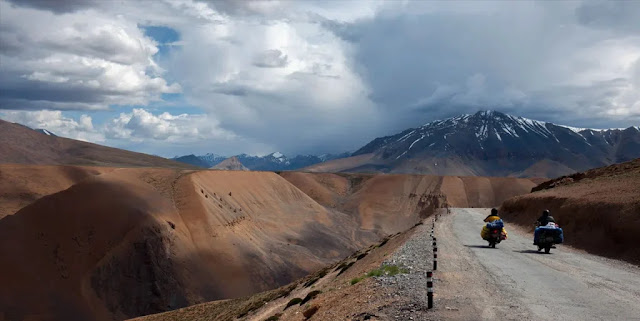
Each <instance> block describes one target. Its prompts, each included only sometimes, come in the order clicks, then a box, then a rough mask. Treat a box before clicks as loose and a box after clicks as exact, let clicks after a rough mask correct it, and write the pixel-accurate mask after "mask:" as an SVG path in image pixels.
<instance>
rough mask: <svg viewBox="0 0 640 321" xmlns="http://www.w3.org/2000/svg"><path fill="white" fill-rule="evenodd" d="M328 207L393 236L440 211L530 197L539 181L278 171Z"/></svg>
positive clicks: (496, 204) (497, 203)
mask: <svg viewBox="0 0 640 321" xmlns="http://www.w3.org/2000/svg"><path fill="white" fill-rule="evenodd" d="M280 175H282V176H283V177H284V178H285V179H287V180H288V181H289V182H291V183H292V184H293V185H295V186H296V187H298V188H299V189H300V190H302V191H303V192H305V194H307V195H309V196H310V197H312V198H313V199H314V200H316V201H317V202H318V203H320V204H322V205H324V206H326V207H327V208H330V209H333V210H336V211H340V212H344V213H349V214H351V215H353V216H354V217H355V218H357V219H358V221H359V222H360V225H361V226H362V227H363V228H365V229H375V230H380V231H382V232H383V234H394V233H397V232H401V231H404V230H406V229H407V228H409V227H411V226H412V225H413V224H415V223H416V222H417V221H418V220H420V219H421V218H424V217H426V216H428V215H430V213H432V212H433V210H434V209H436V208H440V207H493V206H498V205H500V204H501V203H502V202H503V201H504V200H506V199H508V198H510V197H513V196H516V195H522V194H525V193H528V192H529V191H531V188H532V187H534V186H536V185H537V183H539V181H540V180H539V179H524V178H510V177H472V176H461V177H458V176H431V175H406V174H396V175H375V174H346V173H335V174H334V173H302V172H282V173H281V174H280Z"/></svg>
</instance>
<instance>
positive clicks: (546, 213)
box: [542, 210, 550, 216]
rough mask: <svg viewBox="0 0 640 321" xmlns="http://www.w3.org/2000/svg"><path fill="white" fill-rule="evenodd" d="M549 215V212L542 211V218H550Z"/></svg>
mask: <svg viewBox="0 0 640 321" xmlns="http://www.w3.org/2000/svg"><path fill="white" fill-rule="evenodd" d="M549 214H550V212H549V210H544V211H542V216H549Z"/></svg>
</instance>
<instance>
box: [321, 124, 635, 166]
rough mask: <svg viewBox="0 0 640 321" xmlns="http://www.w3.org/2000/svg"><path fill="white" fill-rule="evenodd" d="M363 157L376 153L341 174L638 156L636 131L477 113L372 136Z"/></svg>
mask: <svg viewBox="0 0 640 321" xmlns="http://www.w3.org/2000/svg"><path fill="white" fill-rule="evenodd" d="M365 154H373V155H374V156H373V157H372V158H371V161H370V162H369V163H368V164H366V165H362V164H359V165H358V166H357V167H354V168H349V169H346V170H345V169H342V171H356V172H359V171H376V172H392V173H429V174H438V175H483V176H508V175H514V176H520V175H521V176H537V175H540V176H546V175H548V174H550V173H552V174H554V175H556V174H568V173H570V172H574V171H582V170H586V169H589V168H594V167H599V166H605V165H609V164H612V163H617V162H624V161H628V160H630V159H633V158H636V157H640V129H638V127H629V128H626V129H609V130H594V129H578V128H572V127H567V126H560V125H556V124H553V123H547V122H541V121H537V120H531V119H527V118H523V117H517V116H512V115H507V114H503V113H500V112H496V111H481V112H478V113H475V114H473V115H460V116H457V117H452V118H448V119H444V120H437V121H433V122H431V123H428V124H425V125H423V126H421V127H418V128H412V129H408V130H405V131H403V132H401V133H399V134H396V135H392V136H386V137H380V138H376V139H374V140H373V141H371V142H370V143H369V144H367V145H365V146H364V147H362V148H361V149H359V150H358V151H356V152H355V153H353V155H352V156H358V155H365ZM543 161H544V162H543ZM540 162H543V163H540ZM549 164H556V165H557V166H553V168H551V169H550V168H549V166H550V165H549ZM311 170H313V166H312V167H311Z"/></svg>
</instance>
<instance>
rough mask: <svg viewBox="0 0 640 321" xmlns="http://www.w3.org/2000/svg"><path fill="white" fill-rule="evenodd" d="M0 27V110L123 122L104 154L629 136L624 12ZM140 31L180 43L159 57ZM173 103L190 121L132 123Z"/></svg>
mask: <svg viewBox="0 0 640 321" xmlns="http://www.w3.org/2000/svg"><path fill="white" fill-rule="evenodd" d="M17 3H18V2H16V4H17ZM0 9H1V10H0V13H1V14H2V19H0V40H1V41H2V44H3V46H1V47H0V58H1V59H2V62H3V63H2V64H1V65H0V90H1V93H0V108H5V109H25V108H32V109H43V108H44V109H57V110H61V109H87V110H88V109H106V108H111V109H116V110H117V108H118V106H119V105H132V106H134V107H137V108H136V109H133V110H132V111H127V112H124V113H121V114H120V115H119V116H117V117H115V118H114V119H111V120H108V121H107V123H108V127H109V129H108V130H107V129H105V130H104V131H102V133H103V134H104V135H105V139H107V140H108V141H111V140H113V141H126V140H128V141H131V142H144V141H147V140H150V141H154V142H171V144H173V145H174V146H177V145H179V143H180V142H181V141H189V142H194V143H193V144H192V145H189V146H191V147H194V148H198V149H197V150H193V151H190V152H196V153H197V152H207V151H211V150H212V149H215V148H218V147H219V148H225V149H227V150H225V151H222V152H221V153H228V154H231V153H239V152H249V153H251V152H268V151H269V150H265V149H269V148H273V150H280V151H282V152H285V153H318V152H334V151H342V150H349V149H355V148H358V147H360V145H361V144H363V143H366V142H367V141H369V140H370V139H372V138H374V137H376V136H380V135H384V134H390V133H393V132H396V131H399V130H403V129H405V128H407V127H412V126H417V125H420V124H421V123H426V122H428V121H431V120H433V119H436V118H441V117H447V116H452V115H455V114H459V113H471V112H475V111H476V110H478V109H498V110H501V111H504V112H510V113H514V114H517V115H521V116H526V117H531V118H536V119H540V120H544V121H553V122H556V123H562V124H568V125H574V126H578V127H601V128H602V127H623V126H629V125H637V124H638V122H640V94H639V93H640V36H638V31H639V29H638V26H640V25H639V24H637V21H638V20H639V19H640V17H639V16H638V15H639V14H640V8H638V3H637V2H629V1H626V2H622V1H619V2H596V1H584V2H509V3H505V2H429V1H346V2H336V1H331V2H326V1H311V0H310V1H216V2H209V1H192V0H172V1H157V2H154V6H144V7H143V6H140V5H139V3H138V2H129V1H122V2H117V3H116V2H110V1H99V2H89V3H87V4H86V5H85V4H84V3H83V5H82V6H76V3H75V2H73V1H71V2H61V3H60V4H59V5H52V4H50V3H48V2H47V3H45V2H39V1H37V0H32V1H27V2H24V3H22V4H20V5H10V4H8V3H7V2H3V1H2V0H0ZM24 21H35V22H34V23H29V24H27V23H24ZM140 26H160V27H163V28H168V29H170V30H173V31H175V33H176V34H179V41H177V42H175V43H172V44H171V46H170V48H169V46H164V45H163V46H161V45H160V44H158V43H156V41H154V40H153V39H151V38H149V37H147V36H145V34H144V31H143V29H144V28H143V27H140ZM159 50H162V51H163V52H162V54H158V53H159ZM165 51H166V52H165ZM177 92H180V93H181V94H182V95H183V98H182V101H183V102H184V104H185V105H188V106H192V107H195V108H198V109H200V110H201V111H202V112H201V113H197V114H195V115H194V114H184V115H182V114H181V113H178V115H175V114H173V115H172V114H166V115H165V114H163V110H162V108H160V109H159V112H156V110H157V109H153V110H154V111H153V112H151V111H150V110H152V109H150V108H148V107H149V106H150V105H152V104H154V103H157V102H160V101H161V97H162V95H163V94H166V93H177ZM127 108H128V109H127V110H130V108H129V106H127ZM175 117H177V118H175ZM188 124H193V126H191V127H190V126H188ZM207 124H210V125H211V126H209V127H207ZM94 127H96V128H98V127H99V126H94ZM229 135H231V136H233V135H236V136H233V137H235V138H229V137H230V136H229ZM195 142H199V143H197V144H196V143H195ZM230 142H233V143H230ZM138 146H140V145H138ZM163 146H166V147H162V148H165V149H164V150H167V149H168V148H170V146H169V145H163ZM145 147H146V146H145ZM185 148H186V147H185Z"/></svg>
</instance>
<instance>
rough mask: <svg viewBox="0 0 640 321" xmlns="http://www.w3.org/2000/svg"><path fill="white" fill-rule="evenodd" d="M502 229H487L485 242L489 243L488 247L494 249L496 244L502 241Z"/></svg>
mask: <svg viewBox="0 0 640 321" xmlns="http://www.w3.org/2000/svg"><path fill="white" fill-rule="evenodd" d="M502 240H503V238H502V228H491V229H489V236H488V237H487V241H488V242H489V247H491V248H494V249H495V248H496V244H499V243H500V241H502Z"/></svg>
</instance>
